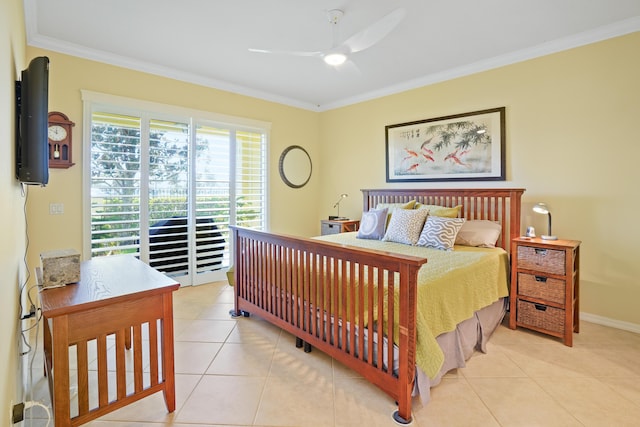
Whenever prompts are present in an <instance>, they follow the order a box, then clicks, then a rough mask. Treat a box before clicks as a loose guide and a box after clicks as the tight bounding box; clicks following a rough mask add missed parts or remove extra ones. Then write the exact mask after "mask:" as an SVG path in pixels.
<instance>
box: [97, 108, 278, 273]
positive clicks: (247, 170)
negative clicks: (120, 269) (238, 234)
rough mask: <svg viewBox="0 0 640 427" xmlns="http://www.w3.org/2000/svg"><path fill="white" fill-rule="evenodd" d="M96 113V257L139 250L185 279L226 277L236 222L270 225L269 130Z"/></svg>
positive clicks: (138, 253)
mask: <svg viewBox="0 0 640 427" xmlns="http://www.w3.org/2000/svg"><path fill="white" fill-rule="evenodd" d="M107 110H108V109H106V108H104V107H103V108H96V109H95V110H94V111H93V112H92V113H91V122H90V126H91V145H90V147H88V148H89V150H90V158H91V161H90V167H89V168H88V169H89V170H88V174H89V176H88V182H89V186H90V203H91V209H90V211H91V214H90V224H91V232H90V252H91V256H92V257H94V256H104V255H114V254H124V253H128V254H133V255H135V256H137V257H139V258H140V259H141V260H143V261H145V262H147V263H149V264H150V265H151V266H152V267H154V268H156V269H158V270H160V271H162V272H164V273H165V274H167V275H170V276H172V277H174V278H176V280H178V281H179V282H180V283H181V284H183V285H192V284H200V283H206V282H211V281H217V280H224V279H225V273H226V271H227V269H228V268H229V266H230V260H231V258H230V250H231V248H230V241H229V237H230V235H229V226H230V225H234V224H238V225H242V226H246V227H251V228H257V229H263V228H265V224H266V162H265V159H266V133H265V132H264V131H261V130H256V129H246V128H245V129H243V128H242V127H240V126H229V125H228V124H225V125H220V124H218V123H216V122H214V121H209V120H197V119H194V118H193V117H191V118H188V119H183V120H172V119H171V118H162V119H158V118H154V116H153V115H145V114H141V115H127V114H122V113H114V112H110V111H107Z"/></svg>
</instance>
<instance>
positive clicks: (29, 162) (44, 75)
mask: <svg viewBox="0 0 640 427" xmlns="http://www.w3.org/2000/svg"><path fill="white" fill-rule="evenodd" d="M21 77H22V79H21V80H20V81H17V82H16V178H18V180H19V181H20V182H23V183H25V184H32V185H41V186H45V185H47V183H48V182H49V141H48V138H47V129H48V121H49V58H47V57H46V56H40V57H37V58H34V59H33V60H32V61H31V62H30V63H29V67H28V68H27V69H26V70H23V71H22V76H21Z"/></svg>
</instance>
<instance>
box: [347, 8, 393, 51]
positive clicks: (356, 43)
mask: <svg viewBox="0 0 640 427" xmlns="http://www.w3.org/2000/svg"><path fill="white" fill-rule="evenodd" d="M404 15H405V10H404V9H403V8H399V9H396V10H394V11H393V12H391V13H390V14H388V15H386V16H385V17H384V18H382V19H380V20H379V21H376V22H374V23H373V24H371V25H369V26H368V27H367V28H365V29H363V30H361V31H359V32H357V33H356V34H354V35H352V36H351V37H349V38H348V39H347V40H345V42H344V43H342V44H343V45H344V46H347V47H348V48H349V50H350V51H351V52H359V51H361V50H365V49H368V48H370V47H371V46H373V45H374V44H376V43H378V42H379V41H380V40H382V39H383V38H385V37H386V36H387V35H388V34H389V33H390V32H391V31H393V29H394V28H395V27H397V26H398V24H399V23H400V21H402V20H403V19H404Z"/></svg>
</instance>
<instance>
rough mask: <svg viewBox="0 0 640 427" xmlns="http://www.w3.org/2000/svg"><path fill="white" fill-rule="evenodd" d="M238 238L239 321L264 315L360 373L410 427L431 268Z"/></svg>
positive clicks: (322, 247)
mask: <svg viewBox="0 0 640 427" xmlns="http://www.w3.org/2000/svg"><path fill="white" fill-rule="evenodd" d="M232 234H233V242H234V251H235V252H234V253H235V263H234V265H235V273H234V274H235V312H236V314H237V315H240V314H241V313H243V312H248V313H252V314H255V315H258V316H260V317H262V318H264V319H265V320H267V321H269V322H271V323H273V324H275V325H277V326H279V327H280V328H282V329H284V330H285V331H287V332H289V333H291V334H293V335H294V336H296V337H297V338H299V339H301V340H303V341H304V342H306V343H309V344H310V345H312V346H314V347H316V348H318V349H319V350H321V351H323V352H325V353H327V354H328V355H330V356H331V357H333V358H335V359H336V360H338V361H340V362H341V363H343V364H344V365H345V366H348V367H350V368H351V369H353V370H355V371H357V372H358V373H360V374H361V375H362V376H363V377H365V378H366V379H367V380H368V381H370V382H371V383H373V384H375V385H377V386H378V387H380V388H381V389H382V390H383V391H385V392H386V393H387V394H389V395H390V396H391V397H392V398H393V399H395V400H396V402H398V411H397V413H396V414H395V415H394V418H395V419H396V420H397V421H399V422H403V423H408V422H410V421H411V393H412V390H413V384H414V380H415V362H416V360H415V358H416V311H417V275H418V270H419V269H420V267H421V266H422V265H423V264H424V263H425V262H426V261H427V260H426V259H425V258H418V257H412V256H403V255H398V254H392V253H387V252H381V251H373V250H366V249H361V248H354V247H346V246H342V245H337V244H333V243H329V242H323V241H319V240H314V239H306V238H298V237H291V236H286V235H278V234H271V233H265V232H261V231H256V230H250V229H245V228H241V227H232ZM398 306H401V307H403V310H400V312H399V313H397V312H396V311H397V309H396V307H398ZM394 319H395V321H393V320H394ZM389 320H391V321H389ZM375 337H386V338H389V337H393V339H377V338H375ZM394 344H395V345H396V346H397V351H396V352H394V349H393V346H394ZM396 358H397V360H396ZM396 366H397V369H395V368H394V367H396Z"/></svg>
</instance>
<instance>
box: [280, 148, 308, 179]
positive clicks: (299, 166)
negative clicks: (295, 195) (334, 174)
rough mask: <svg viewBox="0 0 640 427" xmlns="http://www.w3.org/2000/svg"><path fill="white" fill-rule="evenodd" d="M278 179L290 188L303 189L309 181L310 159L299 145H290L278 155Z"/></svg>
mask: <svg viewBox="0 0 640 427" xmlns="http://www.w3.org/2000/svg"><path fill="white" fill-rule="evenodd" d="M279 169H280V178H282V180H283V181H284V183H285V184H287V185H288V186H289V187H291V188H301V187H304V186H305V185H306V184H307V182H309V180H310V179H311V157H310V156H309V153H307V150H305V149H304V148H302V147H300V146H299V145H291V146H289V147H287V148H285V149H284V151H283V152H282V154H281V155H280V163H279Z"/></svg>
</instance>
